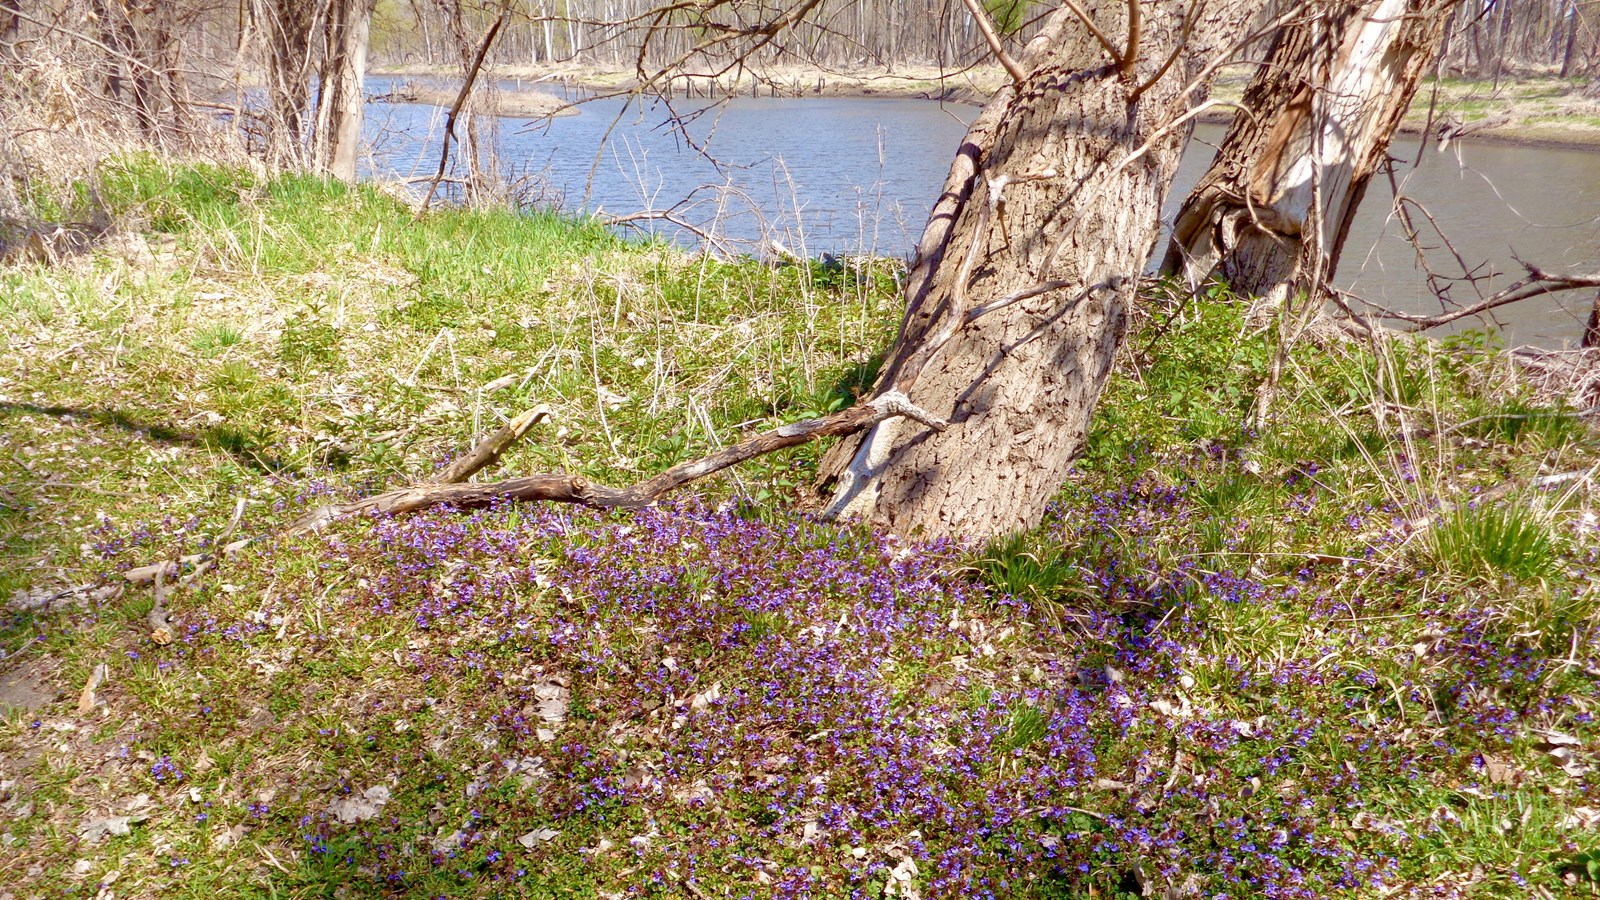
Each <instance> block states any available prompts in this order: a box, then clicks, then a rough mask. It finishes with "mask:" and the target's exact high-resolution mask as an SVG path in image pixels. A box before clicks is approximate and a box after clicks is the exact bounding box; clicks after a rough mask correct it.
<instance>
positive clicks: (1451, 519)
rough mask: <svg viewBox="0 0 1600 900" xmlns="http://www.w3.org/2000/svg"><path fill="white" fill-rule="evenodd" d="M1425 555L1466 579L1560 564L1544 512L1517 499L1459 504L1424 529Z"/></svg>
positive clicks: (1530, 574)
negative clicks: (1478, 503) (1482, 503)
mask: <svg viewBox="0 0 1600 900" xmlns="http://www.w3.org/2000/svg"><path fill="white" fill-rule="evenodd" d="M1423 554H1424V558H1425V559H1426V561H1427V562H1428V563H1429V564H1431V565H1432V566H1433V567H1435V568H1436V569H1437V570H1438V571H1441V572H1444V573H1447V574H1451V575H1456V576H1460V577H1462V578H1467V579H1487V580H1493V579H1495V578H1498V577H1510V578H1513V579H1517V580H1531V579H1535V578H1540V577H1545V576H1549V575H1552V574H1554V572H1555V570H1556V567H1557V566H1558V564H1559V555H1558V546H1557V537H1556V534H1555V532H1554V530H1553V528H1552V527H1551V524H1550V520H1549V515H1548V513H1546V512H1545V511H1543V510H1541V509H1539V508H1537V507H1535V506H1533V505H1532V504H1530V503H1528V502H1527V501H1524V500H1517V499H1513V500H1509V501H1506V502H1503V503H1492V504H1484V505H1475V504H1470V503H1467V504H1461V505H1459V506H1457V507H1456V508H1454V509H1452V510H1451V511H1450V512H1448V513H1446V514H1444V515H1443V516H1442V517H1440V519H1439V520H1438V521H1437V522H1436V523H1434V524H1433V526H1432V527H1431V528H1430V529H1429V530H1428V531H1427V533H1426V535H1425V536H1424V539H1423Z"/></svg>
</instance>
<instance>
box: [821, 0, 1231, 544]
mask: <svg viewBox="0 0 1600 900" xmlns="http://www.w3.org/2000/svg"><path fill="white" fill-rule="evenodd" d="M1074 6H1076V4H1068V5H1067V6H1065V7H1063V8H1062V9H1060V10H1058V11H1057V12H1055V13H1054V14H1053V15H1052V16H1051V18H1050V20H1049V21H1048V22H1047V23H1046V25H1045V26H1044V28H1043V30H1042V31H1041V32H1040V33H1039V34H1038V35H1037V36H1036V37H1035V38H1034V39H1033V40H1031V41H1030V42H1029V43H1028V45H1027V47H1026V49H1025V50H1024V52H1023V54H1022V55H1021V57H1020V58H1019V59H1018V60H1017V61H1016V62H1015V63H1014V64H1013V65H1014V67H1015V68H1016V70H1017V72H1016V74H1017V75H1018V76H1020V78H1019V79H1018V81H1017V83H1015V84H1012V85H1009V86H1007V87H1005V88H1003V89H1002V90H1001V91H1000V92H999V93H998V94H996V95H995V97H994V99H992V100H991V101H990V102H989V105H988V106H987V107H986V108H985V109H984V111H983V113H982V115H980V116H979V117H978V119H977V121H976V122H975V123H974V124H973V126H972V128H971V130H970V131H968V133H967V135H966V138H965V139H964V140H963V142H962V145H961V147H960V150H959V151H958V152H957V155H956V160H955V163H954V164H953V165H952V167H951V170H950V175H949V177H948V179H947V180H946V182H945V188H944V193H943V194H942V195H941V196H940V198H939V200H938V202H937V203H936V205H935V206H934V209H933V212H932V214H931V215H930V217H929V220H928V225H927V229H926V230H925V231H924V233H923V237H922V241H921V243H920V245H919V247H918V250H917V261H916V263H915V264H914V266H913V268H912V271H911V274H910V277H909V280H908V283H907V288H906V314H905V319H904V320H903V322H902V324H901V329H900V335H899V337H898V338H897V340H896V343H895V346H894V348H893V349H892V350H891V351H890V355H889V358H888V361H887V363H886V365H885V367H884V370H883V373H882V375H881V376H880V378H879V381H878V383H877V385H876V386H875V388H874V390H875V392H876V393H877V394H879V395H882V394H884V393H887V392H890V391H903V392H904V393H905V394H907V395H908V396H909V397H910V399H911V402H912V403H914V404H916V405H917V406H919V407H921V408H923V409H925V410H927V411H928V412H930V413H931V414H933V415H934V416H937V417H939V418H943V419H948V420H949V422H950V427H949V428H947V429H945V430H943V431H936V430H934V429H931V428H929V427H927V426H926V425H925V424H922V423H919V422H915V421H905V420H899V419H891V420H888V421H885V422H882V423H879V424H878V425H876V426H875V427H873V428H872V429H870V430H869V431H867V432H865V433H864V434H863V435H860V436H856V437H853V438H850V439H847V440H845V441H843V442H841V443H840V444H838V445H837V446H835V447H834V448H833V449H832V450H830V451H829V453H828V454H827V456H825V457H824V459H823V463H822V471H821V475H822V486H823V488H824V489H830V488H831V489H832V491H833V499H832V502H831V503H830V504H829V506H828V510H827V511H828V513H829V514H832V515H838V516H848V517H855V518H861V519H865V520H867V521H869V522H871V523H873V524H875V525H879V526H882V527H886V528H888V529H890V530H892V531H895V532H897V533H901V534H921V535H926V536H930V537H937V536H962V537H983V536H989V535H996V534H1003V533H1007V532H1011V531H1016V530H1019V529H1023V528H1027V527H1029V526H1031V525H1034V524H1036V523H1037V522H1038V521H1039V519H1040V518H1041V517H1042V515H1043V512H1044V508H1045V503H1046V501H1047V500H1048V499H1049V497H1050V496H1051V495H1052V494H1053V493H1054V492H1055V491H1056V490H1057V488H1059V487H1060V485H1061V484H1062V482H1063V481H1064V480H1065V478H1066V475H1067V473H1068V470H1069V468H1070V466H1071V464H1072V461H1073V459H1074V458H1076V457H1077V455H1078V454H1079V453H1080V452H1081V451H1082V448H1083V444H1084V438H1085V435H1086V432H1087V427H1088V424H1089V418H1090V415H1091V414H1092V412H1093V410H1094V406H1095V402H1096V400H1097V399H1098V397H1099V394H1100V389H1101V387H1102V385H1103V384H1104V383H1105V380H1106V377H1107V375H1108V374H1109V372H1110V370H1111V363H1112V359H1113V357H1114V355H1115V353H1116V350H1117V346H1118V344H1119V343H1120V341H1121V338H1122V335H1123V330H1124V323H1125V320H1126V310H1127V307H1128V304H1129V303H1131V302H1132V300H1133V296H1134V290H1135V288H1136V285H1137V282H1138V279H1139V275H1140V273H1141V271H1142V270H1143V268H1144V266H1145V263H1146V260H1148V259H1149V257H1150V254H1151V251H1152V250H1153V249H1154V245H1155V242H1156V239H1157V236H1158V229H1159V218H1160V209H1161V203H1162V200H1163V198H1164V196H1165V193H1166V191H1167V189H1168V186H1169V185H1170V183H1171V181H1172V177H1173V175H1174V173H1175V172H1176V170H1177V166H1178V158H1179V156H1180V154H1181V152H1182V150H1183V146H1184V143H1185V141H1186V139H1187V137H1188V134H1189V124H1190V122H1191V121H1192V116H1191V115H1190V112H1191V111H1192V108H1193V107H1194V105H1195V104H1198V103H1200V102H1201V101H1202V100H1203V99H1204V93H1205V85H1206V84H1207V82H1208V81H1209V74H1210V71H1211V69H1210V66H1212V65H1214V64H1216V63H1217V62H1219V61H1220V60H1221V59H1222V58H1223V57H1225V56H1227V55H1228V54H1229V53H1230V51H1231V50H1232V48H1234V47H1236V46H1238V45H1239V43H1240V42H1241V41H1242V40H1243V39H1244V38H1245V36H1246V35H1247V33H1248V32H1249V31H1250V28H1251V25H1252V23H1253V22H1254V21H1255V19H1256V18H1257V15H1258V13H1259V12H1260V10H1261V8H1262V6H1263V3H1261V2H1258V0H1257V2H1253V0H1210V2H1206V3H1198V2H1170V0H1163V2H1142V3H1128V2H1122V0H1115V2H1112V0H1101V2H1093V3H1089V4H1087V5H1085V6H1077V8H1076V9H1074V8H1073V7H1074ZM1080 13H1081V17H1080V15H1079V14H1080ZM1130 20H1131V21H1130ZM1091 22H1092V23H1093V24H1092V26H1091V25H1090V24H1088V23H1091ZM1124 61H1125V62H1126V65H1124V64H1123V63H1124Z"/></svg>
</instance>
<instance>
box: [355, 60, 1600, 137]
mask: <svg viewBox="0 0 1600 900" xmlns="http://www.w3.org/2000/svg"><path fill="white" fill-rule="evenodd" d="M372 74H374V75H385V76H398V77H419V78H426V79H429V80H430V81H433V80H437V81H438V82H439V83H443V84H446V85H448V84H449V83H450V82H451V81H453V80H455V76H454V73H453V71H451V70H449V69H446V68H444V67H439V66H415V65H412V66H385V67H376V68H374V69H373V71H372ZM493 74H494V77H495V78H496V79H497V80H498V81H500V82H501V84H502V85H503V84H504V83H506V82H514V83H516V85H517V87H516V88H514V89H510V90H502V91H501V92H500V95H499V96H500V103H501V104H502V109H503V110H504V111H505V114H506V115H509V116H514V117H527V118H536V117H541V116H547V115H563V114H571V111H572V110H571V108H570V106H569V103H568V100H567V98H568V97H571V96H573V95H574V94H606V93H616V92H619V91H620V92H628V91H633V90H639V89H641V87H645V86H642V85H641V84H640V82H639V81H638V79H637V78H636V77H635V73H634V72H633V71H632V70H621V69H613V68H609V67H603V66H589V65H574V64H560V65H550V66H501V67H498V68H496V69H495V71H494V73H493ZM1005 77H1006V76H1005V72H1004V71H1003V70H1002V69H1001V68H1000V67H999V66H977V67H973V68H969V69H959V70H941V69H939V68H938V67H935V66H918V65H899V66H895V67H893V68H892V69H891V68H888V67H884V66H875V67H864V68H859V69H853V70H850V71H831V70H823V69H817V68H813V67H803V66H785V67H777V68H768V69H765V70H763V71H761V72H760V73H755V72H752V71H751V70H749V69H738V70H734V71H732V72H729V73H727V74H725V75H722V76H720V77H716V78H713V77H710V76H707V75H677V76H674V77H672V78H670V79H667V78H663V79H662V80H661V83H660V85H658V86H659V87H661V88H664V89H669V90H670V93H671V94H672V95H673V96H676V97H690V98H694V97H706V98H724V97H888V98H900V99H919V100H939V101H943V102H946V103H966V104H973V105H982V104H983V103H984V102H985V101H987V100H988V98H989V97H990V96H991V95H992V94H993V93H994V92H995V91H997V90H998V89H999V88H1000V86H1001V85H1002V84H1004V82H1005ZM1246 81H1247V78H1246V77H1244V76H1236V77H1232V78H1228V79H1225V80H1223V81H1222V82H1220V83H1219V84H1218V85H1217V88H1216V90H1215V92H1214V96H1215V97H1216V99H1219V100H1222V101H1228V102H1237V101H1238V100H1239V99H1240V96H1241V95H1242V94H1243V92H1244V86H1245V83H1246ZM455 90H456V89H455V87H453V86H448V87H437V86H435V87H408V88H407V89H406V90H405V91H401V92H395V93H391V94H390V95H386V96H384V97H382V98H377V99H383V100H386V101H388V102H402V103H431V104H435V105H439V106H448V105H450V103H451V102H452V101H453V100H454V99H455ZM1430 106H1431V107H1432V108H1431V109H1430ZM1232 117H1233V112H1232V110H1231V108H1229V107H1226V106H1223V107H1217V108H1215V109H1213V110H1212V111H1210V112H1208V113H1207V114H1205V115H1202V116H1201V117H1200V121H1203V122H1213V123H1226V122H1228V121H1229V120H1230V119H1231V118H1232ZM1424 131H1427V132H1428V133H1430V134H1432V135H1434V136H1436V137H1443V138H1446V139H1448V140H1452V141H1453V140H1461V139H1466V140H1472V141H1478V140H1487V141H1495V142H1502V143H1516V144H1524V145H1529V146H1544V147H1569V148H1576V149H1589V150H1600V85H1596V84H1592V83H1586V82H1581V81H1575V80H1571V79H1568V80H1562V79H1558V78H1553V77H1529V78H1520V79H1507V78H1502V79H1501V80H1500V82H1499V83H1498V84H1494V83H1491V82H1489V81H1469V80H1462V79H1450V78H1446V79H1443V80H1440V81H1439V82H1437V84H1436V85H1434V84H1429V85H1425V86H1424V87H1423V89H1422V90H1421V91H1419V92H1418V95H1417V101H1416V103H1415V104H1413V106H1412V108H1411V111H1410V113H1409V114H1408V115H1407V116H1406V119H1405V121H1404V123H1403V124H1402V125H1401V132H1402V133H1405V134H1421V133H1423V132H1424Z"/></svg>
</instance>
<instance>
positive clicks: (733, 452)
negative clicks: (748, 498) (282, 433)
mask: <svg viewBox="0 0 1600 900" xmlns="http://www.w3.org/2000/svg"><path fill="white" fill-rule="evenodd" d="M899 416H905V417H907V418H910V419H915V420H916V421H918V422H921V423H922V424H924V425H927V426H928V427H929V428H932V429H933V430H935V431H943V430H944V429H945V428H946V427H948V423H946V422H944V421H943V420H941V419H937V418H934V417H933V416H931V415H929V414H928V413H926V412H924V411H922V410H921V409H918V408H917V407H916V406H913V405H912V404H911V401H910V400H908V399H906V396H905V395H904V394H902V393H899V392H891V393H887V394H882V395H879V396H878V397H877V398H875V399H873V400H872V401H870V402H867V403H859V404H857V405H855V406H852V407H850V408H849V409H847V410H844V411H843V412H838V413H834V414H833V415H831V416H826V417H824V418H821V419H808V420H806V421H804V422H796V423H795V424H793V425H784V426H782V427H779V428H775V429H772V430H771V431H766V432H762V433H761V434H758V435H755V436H753V437H748V438H745V439H744V440H742V441H740V442H739V443H737V444H734V445H733V446H732V447H727V448H725V449H723V450H720V451H718V452H716V453H713V454H711V455H710V456H706V457H703V458H701V459H697V460H693V461H691V462H685V463H680V464H678V465H676V466H673V467H672V468H670V469H668V470H666V471H665V472H662V473H661V474H659V475H657V476H655V477H654V478H650V479H647V480H645V481H641V482H639V483H637V484H633V485H630V486H628V487H625V488H613V487H607V486H605V485H599V484H594V483H593V482H590V481H588V480H587V479H585V478H582V477H579V476H577V475H530V476H527V477H524V478H512V479H509V480H506V481H497V482H493V483H490V484H423V485H417V486H415V487H409V488H402V489H401V490H397V491H389V492H388V493H385V494H378V495H376V496H372V497H366V498H363V499H361V500H355V501H352V502H350V503H338V504H333V505H331V506H325V507H322V508H321V509H317V510H314V511H312V512H310V513H307V514H306V515H304V516H302V517H300V518H299V519H298V520H296V521H295V522H293V523H291V524H290V525H289V527H288V528H287V529H286V530H285V533H287V534H290V535H295V534H306V533H309V532H313V531H316V530H317V529H319V528H321V527H323V526H324V525H327V524H328V523H330V522H334V521H337V520H339V519H343V518H346V517H348V516H351V515H355V514H357V513H361V512H367V511H369V510H370V511H374V512H379V513H387V514H395V513H405V512H415V511H417V510H421V509H427V508H429V507H433V506H440V505H443V504H447V503H448V504H453V505H456V506H483V505H486V504H489V503H492V502H494V501H496V500H521V501H536V500H544V501H551V502H556V503H574V504H577V505H580V506H590V507H595V508H598V509H640V508H642V507H645V506H649V505H650V504H651V503H654V502H656V501H657V500H659V499H661V498H662V497H663V496H665V495H666V494H668V493H670V492H672V491H674V490H676V489H678V488H680V487H682V486H684V485H686V484H688V483H689V482H691V481H695V480H698V479H700V478H704V477H706V476H707V475H711V474H714V473H716V472H720V471H722V470H723V469H726V468H728V467H729V466H733V465H736V464H738V463H741V462H744V461H746V460H750V459H754V458H756V457H758V456H762V455H764V454H767V453H771V452H773V451H775V450H782V449H785V448H787V447H795V446H798V445H800V444H805V443H808V442H810V441H814V440H817V439H818V438H824V437H837V436H839V435H845V434H853V433H855V432H857V431H861V430H863V429H866V428H870V427H872V426H874V425H876V424H878V423H879V422H882V421H884V420H886V419H892V418H896V417H899Z"/></svg>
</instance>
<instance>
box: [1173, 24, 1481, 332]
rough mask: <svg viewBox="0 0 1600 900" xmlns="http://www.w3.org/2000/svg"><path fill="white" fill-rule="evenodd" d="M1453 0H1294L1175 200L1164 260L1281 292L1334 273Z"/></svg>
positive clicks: (1195, 273) (1238, 285)
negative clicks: (1223, 130)
mask: <svg viewBox="0 0 1600 900" xmlns="http://www.w3.org/2000/svg"><path fill="white" fill-rule="evenodd" d="M1456 2H1457V0H1362V2H1323V3H1316V4H1304V5H1303V7H1302V9H1303V14H1302V15H1300V16H1299V17H1298V18H1296V19H1295V20H1293V21H1291V22H1289V23H1287V24H1286V25H1285V26H1284V27H1283V28H1281V29H1279V31H1278V32H1277V35H1276V36H1275V37H1274V39H1273V44H1272V46H1271V48H1270V49H1269V51H1268V53H1267V57H1266V59H1265V61H1264V62H1262V63H1261V66H1260V68H1259V69H1258V70H1257V71H1256V74H1255V76H1254V78H1253V80H1252V81H1251V82H1250V85H1249V86H1248V87H1247V88H1246V89H1245V93H1244V98H1243V103H1242V106H1243V107H1244V110H1243V111H1242V112H1240V113H1239V114H1238V115H1236V116H1235V117H1234V121H1233V125H1232V126H1231V127H1230V128H1229V129H1228V132H1227V134H1226V135H1225V136H1224V137H1223V139H1222V145H1221V146H1220V147H1219V148H1218V151H1217V156H1216V159H1215V160H1214V161H1213V162H1212V164H1211V168H1210V169H1209V170H1207V171H1206V173H1205V175H1203V176H1202V177H1201V179H1200V181H1199V183H1198V184H1197V185H1196V186H1195V188H1194V190H1193V191H1191V192H1190V194H1189V196H1188V198H1187V199H1186V200H1185V201H1184V204H1183V207H1182V208H1181V209H1180V210H1179V212H1178V216H1177V219H1176V222H1175V224H1174V228H1173V236H1172V241H1171V243H1170V245H1169V246H1168V249H1167V253H1166V256H1165V258H1164V260H1163V262H1162V271H1163V272H1164V273H1166V274H1172V275H1179V274H1181V275H1185V276H1187V277H1188V279H1189V281H1190V283H1191V284H1198V283H1199V282H1201V281H1203V280H1204V279H1205V278H1207V277H1208V276H1211V275H1215V276H1217V277H1218V278H1220V279H1221V280H1223V281H1225V282H1227V283H1228V284H1229V285H1231V286H1232V287H1233V288H1234V289H1236V290H1238V291H1240V292H1241V293H1245V294H1251V295H1255V296H1261V297H1266V298H1268V299H1269V300H1272V301H1276V302H1280V303H1281V302H1282V301H1283V300H1284V299H1286V298H1288V297H1290V296H1292V295H1295V294H1302V293H1310V292H1311V291H1312V290H1313V289H1314V288H1315V287H1316V286H1317V285H1319V284H1321V283H1322V282H1323V281H1325V280H1326V279H1329V278H1331V277H1332V276H1333V271H1334V268H1335V266H1337V265H1338V261H1339V251H1340V250H1341V248H1342V247H1343V245H1344V241H1345V237H1346V235H1347V234H1348V233H1349V230H1350V222H1351V220H1352V219H1353V217H1354V215H1355V212H1356V207H1357V206H1359V205H1360V203H1361V198H1362V196H1363V194H1365V192H1366V189H1367V185H1368V183H1369V182H1370V181H1371V180H1372V176H1373V175H1374V174H1375V173H1376V172H1377V171H1378V169H1379V168H1380V167H1381V166H1382V165H1383V163H1384V161H1385V159H1386V158H1387V155H1388V148H1389V142H1390V140H1391V139H1392V138H1393V137H1394V134H1395V130H1396V129H1397V128H1398V127H1399V125H1400V121H1401V119H1403V118H1404V117H1405V114H1406V110H1407V108H1409V107H1410V105H1411V101H1412V98H1413V97H1415V96H1416V92H1417V87H1418V85H1419V84H1420V83H1421V81H1422V76H1423V74H1424V73H1425V72H1426V71H1427V70H1428V68H1429V67H1430V66H1432V65H1433V63H1434V60H1435V59H1436V57H1437V55H1438V52H1439V46H1440V43H1441V42H1442V40H1443V37H1444V31H1445V25H1446V24H1447V22H1448V20H1449V13H1450V11H1451V8H1452V7H1454V6H1455V5H1456Z"/></svg>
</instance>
